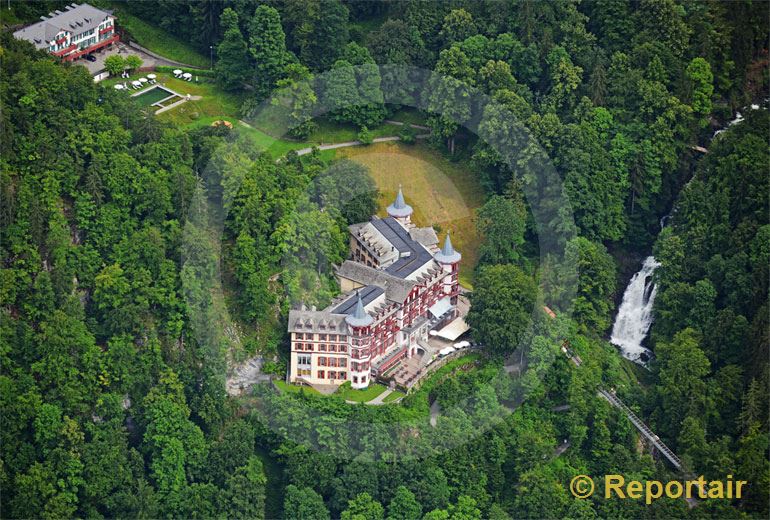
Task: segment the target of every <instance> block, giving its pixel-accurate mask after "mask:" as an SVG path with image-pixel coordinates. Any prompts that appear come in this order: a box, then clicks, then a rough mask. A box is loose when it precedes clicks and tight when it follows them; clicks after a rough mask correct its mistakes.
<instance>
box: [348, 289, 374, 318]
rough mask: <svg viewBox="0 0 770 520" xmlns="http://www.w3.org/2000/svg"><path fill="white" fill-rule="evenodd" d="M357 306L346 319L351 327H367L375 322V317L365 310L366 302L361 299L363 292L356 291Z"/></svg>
mask: <svg viewBox="0 0 770 520" xmlns="http://www.w3.org/2000/svg"><path fill="white" fill-rule="evenodd" d="M356 298H357V301H356V306H355V307H354V308H353V312H352V313H351V314H348V315H347V316H346V317H345V321H346V322H348V325H350V326H351V327H366V326H368V325H371V324H372V322H374V318H372V317H371V316H369V314H368V313H367V312H366V311H365V310H364V302H363V301H362V300H361V293H360V292H358V291H356Z"/></svg>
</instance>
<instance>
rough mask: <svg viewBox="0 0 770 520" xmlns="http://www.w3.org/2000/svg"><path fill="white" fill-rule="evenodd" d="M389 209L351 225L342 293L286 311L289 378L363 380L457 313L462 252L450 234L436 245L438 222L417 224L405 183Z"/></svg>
mask: <svg viewBox="0 0 770 520" xmlns="http://www.w3.org/2000/svg"><path fill="white" fill-rule="evenodd" d="M387 211H388V216H387V217H386V218H378V217H372V219H371V220H370V221H369V222H363V223H360V224H353V225H352V226H350V227H349V230H350V255H351V258H350V259H349V260H346V261H345V262H344V263H343V264H342V265H341V266H340V267H339V268H337V270H336V275H337V279H338V280H339V283H340V288H341V290H342V294H341V295H340V296H339V297H338V298H336V299H335V300H334V301H333V302H332V303H331V305H329V306H328V307H326V308H325V309H323V310H316V309H314V308H311V309H308V308H306V307H305V306H303V307H302V308H301V309H297V310H292V311H290V312H289V324H288V329H289V333H290V335H291V361H290V367H289V376H288V377H289V381H290V382H292V383H295V382H304V383H308V384H314V385H340V384H342V383H344V382H345V381H350V382H351V384H352V386H353V388H366V387H367V386H368V385H369V382H370V381H371V380H372V378H375V377H377V375H379V374H382V373H383V372H385V371H386V370H388V369H389V368H391V367H393V366H394V365H395V364H396V363H398V362H399V361H400V360H401V359H403V358H406V357H411V356H414V355H416V354H417V353H418V349H419V348H420V343H421V342H426V341H427V339H428V332H429V331H430V330H433V329H438V328H441V327H443V326H444V325H445V324H446V323H449V322H450V321H452V320H453V319H454V318H455V317H456V316H457V296H458V294H459V283H458V278H457V275H458V267H459V263H460V260H461V255H460V253H458V252H457V251H455V250H454V248H453V247H452V242H451V240H450V238H449V234H448V233H447V236H446V239H445V241H444V245H443V247H442V248H441V249H439V247H438V237H437V236H436V233H435V231H434V230H433V228H430V227H427V228H418V227H415V225H414V224H412V222H411V215H412V208H411V206H409V205H408V204H406V202H405V200H404V195H403V193H402V191H401V189H400V188H399V190H398V195H397V197H396V200H395V201H394V202H393V204H391V205H390V206H388V208H387Z"/></svg>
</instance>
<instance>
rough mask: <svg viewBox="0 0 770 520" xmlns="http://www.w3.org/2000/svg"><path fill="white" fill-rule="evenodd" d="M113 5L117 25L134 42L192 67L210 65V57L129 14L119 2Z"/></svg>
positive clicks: (206, 67) (207, 66)
mask: <svg viewBox="0 0 770 520" xmlns="http://www.w3.org/2000/svg"><path fill="white" fill-rule="evenodd" d="M114 7H115V16H117V18H118V25H119V26H120V27H122V28H123V29H125V30H126V32H128V33H129V34H130V35H131V37H132V38H133V39H134V40H135V41H136V43H138V44H139V45H141V46H142V47H145V48H147V49H150V50H151V51H153V52H156V53H158V54H160V55H161V56H163V57H165V58H168V59H170V60H174V61H178V62H181V63H186V64H187V65H192V66H193V67H199V68H203V69H208V68H209V67H210V66H211V59H210V57H209V56H204V55H203V54H202V53H200V52H198V51H197V50H196V49H194V48H193V47H191V46H190V45H189V44H188V43H187V42H185V41H183V40H180V39H178V38H176V37H174V36H172V35H171V34H169V33H168V32H167V31H166V30H164V29H161V28H160V27H156V26H154V25H152V24H149V23H147V22H145V21H144V20H142V19H140V18H137V17H136V16H134V15H132V14H129V13H128V12H127V11H126V10H125V9H124V8H121V7H120V4H117V5H115V6H114Z"/></svg>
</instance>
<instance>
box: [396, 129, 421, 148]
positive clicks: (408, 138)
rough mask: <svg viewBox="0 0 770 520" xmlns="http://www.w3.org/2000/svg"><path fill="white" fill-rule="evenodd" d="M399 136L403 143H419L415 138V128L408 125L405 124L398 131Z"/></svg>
mask: <svg viewBox="0 0 770 520" xmlns="http://www.w3.org/2000/svg"><path fill="white" fill-rule="evenodd" d="M398 136H399V137H400V138H401V142H402V143H405V144H414V143H415V142H416V141H417V138H416V137H415V132H414V128H412V127H411V126H410V125H408V124H404V126H402V127H401V129H400V130H399V131H398Z"/></svg>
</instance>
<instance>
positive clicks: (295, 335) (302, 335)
mask: <svg viewBox="0 0 770 520" xmlns="http://www.w3.org/2000/svg"><path fill="white" fill-rule="evenodd" d="M294 337H295V338H296V339H305V335H304V334H303V333H301V332H295V333H294Z"/></svg>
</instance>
